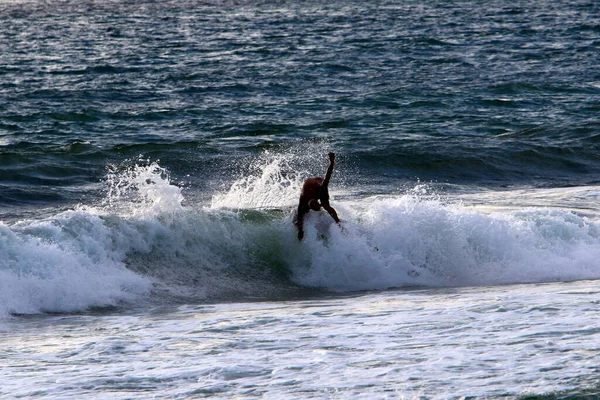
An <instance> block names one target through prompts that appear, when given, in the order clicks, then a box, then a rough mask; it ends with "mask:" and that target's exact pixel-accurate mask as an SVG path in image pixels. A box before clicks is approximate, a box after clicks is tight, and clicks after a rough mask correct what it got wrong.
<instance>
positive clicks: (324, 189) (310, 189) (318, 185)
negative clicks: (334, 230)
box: [296, 152, 340, 240]
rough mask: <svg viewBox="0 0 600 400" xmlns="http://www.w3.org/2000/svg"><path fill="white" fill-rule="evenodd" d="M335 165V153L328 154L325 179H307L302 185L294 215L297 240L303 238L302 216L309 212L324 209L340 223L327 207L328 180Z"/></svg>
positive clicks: (332, 211)
mask: <svg viewBox="0 0 600 400" xmlns="http://www.w3.org/2000/svg"><path fill="white" fill-rule="evenodd" d="M334 163H335V153H331V152H330V153H329V167H328V168H327V173H326V174H325V178H322V177H320V176H318V177H314V178H308V179H307V180H305V181H304V184H303V185H302V192H301V193H300V202H299V204H298V214H297V215H296V227H297V228H298V240H302V238H303V237H304V229H303V226H304V215H305V214H306V213H307V212H309V211H310V210H315V211H319V210H321V208H324V209H325V211H327V212H328V213H329V215H331V217H332V218H333V219H334V220H335V222H337V223H338V224H339V223H340V219H339V218H338V216H337V213H336V212H335V210H334V208H333V207H331V206H330V205H329V190H328V186H329V179H330V178H331V174H332V173H333V165H334Z"/></svg>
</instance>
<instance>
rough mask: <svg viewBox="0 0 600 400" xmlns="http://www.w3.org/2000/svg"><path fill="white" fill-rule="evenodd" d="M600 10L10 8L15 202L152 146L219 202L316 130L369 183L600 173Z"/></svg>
mask: <svg viewBox="0 0 600 400" xmlns="http://www.w3.org/2000/svg"><path fill="white" fill-rule="evenodd" d="M599 11H600V9H599V5H598V3H597V2H595V1H584V0H573V1H564V2H562V1H561V2H555V1H533V0H530V1H514V0H512V1H494V2H479V1H453V2H446V1H434V2H420V1H396V2H394V1H374V2H368V3H365V2H347V1H327V2H321V1H308V2H296V1H275V2H255V1H232V2H230V1H223V2H221V1H162V2H154V1H119V2H108V3H105V2H97V1H87V0H84V1H79V0H77V1H60V2H58V1H57V2H51V3H39V2H33V1H31V2H30V1H14V2H8V3H7V2H4V3H2V4H1V5H0V48H1V49H2V51H1V52H0V206H1V207H2V209H3V210H7V209H10V212H11V213H13V214H14V213H15V212H16V213H17V214H18V210H19V209H24V208H25V206H27V207H29V208H40V207H53V206H57V205H72V204H77V203H81V202H83V203H86V202H93V201H95V199H98V198H102V197H103V196H104V194H103V193H102V183H101V182H102V179H103V178H104V177H105V176H106V174H107V170H106V167H107V166H109V165H121V164H122V163H124V162H125V160H131V159H137V158H138V156H140V155H142V157H143V158H149V159H151V160H160V164H161V166H163V167H164V168H166V169H168V171H169V172H170V173H171V174H172V177H173V179H174V180H175V181H178V182H184V186H185V187H186V190H187V191H188V196H190V198H192V197H194V196H196V197H199V198H207V197H210V196H211V195H212V194H213V192H214V191H215V187H218V186H219V185H221V184H222V183H223V181H231V180H232V179H233V177H234V176H236V175H235V174H232V172H231V171H232V168H233V167H232V165H234V164H235V165H236V168H237V169H239V165H238V164H240V163H242V164H243V163H244V162H245V161H244V160H247V158H245V157H253V156H256V155H258V154H260V153H261V152H263V151H264V150H265V149H272V150H273V151H275V152H277V151H284V150H282V149H286V148H288V147H290V146H292V147H294V148H295V149H297V151H302V150H301V149H302V147H303V143H307V142H310V143H313V142H315V141H316V142H317V143H319V144H321V145H322V147H323V154H325V152H326V150H327V149H333V150H335V151H336V152H338V154H339V155H340V157H341V159H340V160H341V161H344V162H341V163H340V168H341V171H343V174H344V175H345V176H344V179H345V180H346V181H345V182H346V185H347V186H351V187H363V185H367V187H368V188H369V189H367V190H366V191H367V192H369V193H380V192H386V191H388V190H390V187H396V186H397V185H399V184H403V183H410V182H414V181H416V180H421V181H425V182H429V181H432V182H436V183H443V184H450V185H459V186H474V187H488V188H489V187H493V188H504V187H531V186H535V187H564V186H573V185H589V184H594V183H598V181H599V178H598V177H599V176H600V155H599V154H600V152H599V151H598V146H599V143H600V136H599V135H600V119H599V118H598V115H599V111H600V51H599V50H600V18H599V16H600V13H599ZM238 161H239V162H238ZM344 168H346V170H344ZM0 214H2V213H0Z"/></svg>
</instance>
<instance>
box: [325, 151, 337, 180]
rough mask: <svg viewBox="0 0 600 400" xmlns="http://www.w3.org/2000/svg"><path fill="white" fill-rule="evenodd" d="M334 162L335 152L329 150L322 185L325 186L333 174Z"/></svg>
mask: <svg viewBox="0 0 600 400" xmlns="http://www.w3.org/2000/svg"><path fill="white" fill-rule="evenodd" d="M334 164H335V153H333V152H329V167H327V173H326V174H325V180H324V181H323V186H324V187H327V185H329V180H330V179H331V174H333V166H334Z"/></svg>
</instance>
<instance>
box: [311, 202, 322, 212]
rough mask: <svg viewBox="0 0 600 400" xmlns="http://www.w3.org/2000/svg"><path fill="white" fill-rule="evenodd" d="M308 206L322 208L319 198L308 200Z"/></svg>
mask: <svg viewBox="0 0 600 400" xmlns="http://www.w3.org/2000/svg"><path fill="white" fill-rule="evenodd" d="M308 206H309V207H310V209H311V210H315V211H319V210H320V209H321V204H320V203H319V200H317V199H311V200H310V201H309V202H308Z"/></svg>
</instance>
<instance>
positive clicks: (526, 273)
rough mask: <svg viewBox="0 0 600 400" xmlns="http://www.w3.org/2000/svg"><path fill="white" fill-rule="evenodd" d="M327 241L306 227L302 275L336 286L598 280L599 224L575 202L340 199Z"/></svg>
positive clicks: (298, 272) (306, 280)
mask: <svg viewBox="0 0 600 400" xmlns="http://www.w3.org/2000/svg"><path fill="white" fill-rule="evenodd" d="M337 207H338V208H339V210H338V212H339V214H340V215H342V218H346V222H345V223H342V228H341V229H340V227H338V226H336V225H335V224H333V225H331V226H330V227H329V228H328V233H327V236H328V239H327V243H325V242H324V241H323V240H320V239H319V238H318V236H319V235H320V234H321V233H320V232H319V231H320V229H317V228H315V226H316V225H318V223H319V221H321V223H322V219H323V218H328V217H326V216H324V215H319V216H313V217H312V219H311V220H310V221H311V222H310V223H309V224H308V225H309V227H308V228H307V234H306V237H307V240H306V241H305V243H304V244H303V246H305V248H306V249H307V251H306V250H305V251H299V252H298V254H300V255H301V256H299V257H298V258H297V259H296V260H293V261H292V264H293V267H292V270H293V271H294V274H295V277H296V279H297V280H298V282H300V283H302V284H305V285H311V286H319V287H327V288H331V289H338V290H349V289H377V288H387V287H397V286H406V285H427V286H455V285H461V286H463V285H498V284H507V283H524V282H548V281H569V280H577V279H597V278H600V261H599V260H600V225H599V223H598V221H596V220H593V219H589V218H587V217H584V216H580V215H577V214H575V213H574V212H572V211H569V210H555V209H553V210H550V209H533V208H532V209H527V208H526V209H522V210H519V211H516V212H505V213H503V212H497V213H491V214H484V213H481V212H478V211H477V210H476V209H473V208H470V207H466V206H462V205H456V204H445V203H443V202H441V201H440V200H431V199H428V200H422V199H421V198H420V197H419V196H415V195H412V194H407V195H405V196H398V197H391V198H380V199H373V200H364V201H362V202H359V203H355V204H353V205H352V206H351V205H350V204H339V203H338V204H337Z"/></svg>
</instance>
